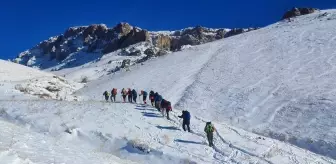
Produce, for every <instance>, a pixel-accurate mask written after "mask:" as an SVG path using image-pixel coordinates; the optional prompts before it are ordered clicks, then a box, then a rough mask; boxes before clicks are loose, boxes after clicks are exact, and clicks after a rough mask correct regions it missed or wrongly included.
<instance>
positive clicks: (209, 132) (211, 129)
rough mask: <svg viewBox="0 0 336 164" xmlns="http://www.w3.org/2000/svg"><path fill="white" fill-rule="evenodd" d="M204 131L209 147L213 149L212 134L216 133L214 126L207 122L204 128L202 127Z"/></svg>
mask: <svg viewBox="0 0 336 164" xmlns="http://www.w3.org/2000/svg"><path fill="white" fill-rule="evenodd" d="M204 131H205V133H206V135H207V138H208V142H209V146H210V147H213V146H214V144H213V132H214V131H216V129H215V126H214V125H213V124H212V123H211V122H207V123H206V125H205V127H204Z"/></svg>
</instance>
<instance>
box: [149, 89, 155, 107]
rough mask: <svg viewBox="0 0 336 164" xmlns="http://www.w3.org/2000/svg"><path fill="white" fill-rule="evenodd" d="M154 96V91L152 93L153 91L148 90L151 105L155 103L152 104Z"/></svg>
mask: <svg viewBox="0 0 336 164" xmlns="http://www.w3.org/2000/svg"><path fill="white" fill-rule="evenodd" d="M154 98H155V93H154V91H150V92H149V99H150V101H151V104H152V106H154V105H155V104H154Z"/></svg>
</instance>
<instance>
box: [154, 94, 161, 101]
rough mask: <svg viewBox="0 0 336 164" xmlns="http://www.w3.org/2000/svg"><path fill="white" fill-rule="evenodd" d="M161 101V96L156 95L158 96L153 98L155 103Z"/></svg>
mask: <svg viewBox="0 0 336 164" xmlns="http://www.w3.org/2000/svg"><path fill="white" fill-rule="evenodd" d="M162 99H163V98H162V96H161V95H158V96H156V97H155V101H162Z"/></svg>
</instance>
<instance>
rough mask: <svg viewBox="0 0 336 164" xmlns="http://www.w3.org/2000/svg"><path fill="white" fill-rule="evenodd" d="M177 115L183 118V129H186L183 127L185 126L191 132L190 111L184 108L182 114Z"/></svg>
mask: <svg viewBox="0 0 336 164" xmlns="http://www.w3.org/2000/svg"><path fill="white" fill-rule="evenodd" d="M178 117H180V118H182V119H183V123H182V128H183V130H184V131H186V128H185V127H186V126H187V128H188V132H191V131H190V118H191V115H190V113H189V112H188V111H187V110H184V111H182V115H181V116H178Z"/></svg>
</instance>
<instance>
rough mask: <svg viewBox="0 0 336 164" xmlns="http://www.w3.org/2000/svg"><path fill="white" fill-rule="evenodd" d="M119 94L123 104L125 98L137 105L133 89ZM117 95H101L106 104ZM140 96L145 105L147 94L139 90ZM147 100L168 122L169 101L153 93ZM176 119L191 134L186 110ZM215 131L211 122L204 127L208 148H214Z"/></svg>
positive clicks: (150, 93) (105, 93)
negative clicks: (180, 120) (178, 119)
mask: <svg viewBox="0 0 336 164" xmlns="http://www.w3.org/2000/svg"><path fill="white" fill-rule="evenodd" d="M120 93H121V96H122V99H123V102H124V103H125V102H126V98H127V100H128V102H130V103H133V102H134V103H137V102H136V101H137V97H138V94H137V92H136V90H135V89H132V90H131V88H128V89H125V88H123V89H122V90H121V92H120ZM117 94H118V91H117V89H116V88H113V89H112V91H111V96H110V93H109V92H108V91H105V92H104V93H103V95H104V97H105V100H106V101H107V102H108V101H109V99H110V100H111V102H116V96H117ZM140 96H142V101H143V103H144V104H147V102H146V101H147V96H148V93H147V92H146V91H144V90H141V92H140V94H139V97H140ZM149 99H150V101H151V105H152V106H153V107H155V108H156V109H157V110H158V111H159V112H161V113H162V115H163V117H165V115H166V117H167V119H168V120H170V118H169V112H170V111H172V107H171V103H170V101H168V100H165V99H163V97H162V96H161V95H160V94H159V93H158V92H155V93H154V91H150V92H149ZM178 117H179V118H182V119H183V123H182V128H183V130H184V131H187V130H188V132H191V130H190V118H191V115H190V112H189V111H187V110H183V111H182V115H181V116H178ZM215 131H216V129H215V127H214V125H213V124H212V123H211V122H207V123H206V125H205V127H204V132H205V133H206V136H207V139H208V142H209V146H210V147H213V146H214V144H213V133H214V132H215Z"/></svg>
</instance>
